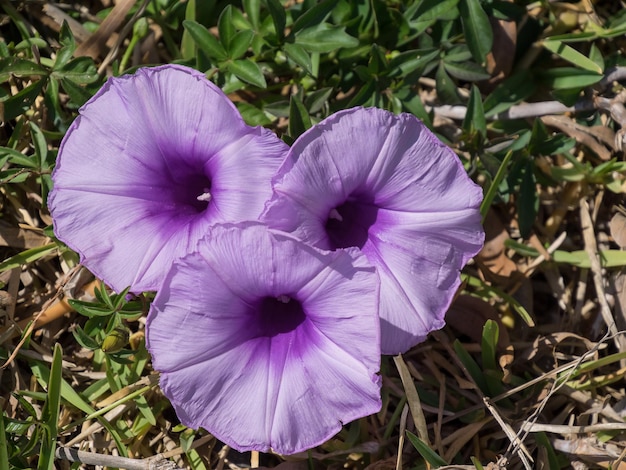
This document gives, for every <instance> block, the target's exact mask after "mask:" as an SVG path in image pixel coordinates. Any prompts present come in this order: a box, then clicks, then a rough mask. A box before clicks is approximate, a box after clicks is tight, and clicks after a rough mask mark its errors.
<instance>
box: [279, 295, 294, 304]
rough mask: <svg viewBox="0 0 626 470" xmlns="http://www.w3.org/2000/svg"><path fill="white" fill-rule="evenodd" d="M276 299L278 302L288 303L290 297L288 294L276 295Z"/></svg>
mask: <svg viewBox="0 0 626 470" xmlns="http://www.w3.org/2000/svg"><path fill="white" fill-rule="evenodd" d="M276 300H278V301H279V302H282V303H284V304H288V303H289V301H290V300H291V298H289V296H288V295H279V296H278V297H276Z"/></svg>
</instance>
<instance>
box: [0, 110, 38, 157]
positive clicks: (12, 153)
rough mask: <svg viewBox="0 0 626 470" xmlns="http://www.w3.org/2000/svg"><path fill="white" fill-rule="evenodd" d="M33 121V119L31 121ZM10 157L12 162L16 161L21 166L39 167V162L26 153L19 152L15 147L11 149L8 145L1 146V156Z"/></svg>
mask: <svg viewBox="0 0 626 470" xmlns="http://www.w3.org/2000/svg"><path fill="white" fill-rule="evenodd" d="M29 122H32V121H29ZM4 157H8V159H9V161H10V162H11V163H14V164H16V165H19V166H23V167H26V168H37V162H36V161H35V159H33V158H32V157H29V156H27V155H24V154H23V153H21V152H18V151H17V150H15V149H11V148H8V147H0V158H4Z"/></svg>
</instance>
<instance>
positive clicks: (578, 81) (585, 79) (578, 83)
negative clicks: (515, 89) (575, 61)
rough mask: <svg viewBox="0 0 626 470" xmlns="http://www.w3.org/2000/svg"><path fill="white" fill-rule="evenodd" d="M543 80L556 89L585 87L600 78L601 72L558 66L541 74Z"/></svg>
mask: <svg viewBox="0 0 626 470" xmlns="http://www.w3.org/2000/svg"><path fill="white" fill-rule="evenodd" d="M541 77H542V78H543V80H544V82H546V83H547V84H548V85H549V86H551V87H552V88H554V89H556V90H562V89H568V88H581V89H582V88H585V87H587V86H590V85H593V84H594V83H598V82H599V81H600V80H602V74H599V73H595V72H591V71H589V70H580V69H575V68H572V67H558V68H553V69H549V70H546V71H544V72H543V73H542V74H541Z"/></svg>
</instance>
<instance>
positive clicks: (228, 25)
mask: <svg viewBox="0 0 626 470" xmlns="http://www.w3.org/2000/svg"><path fill="white" fill-rule="evenodd" d="M217 30H218V31H219V33H220V42H221V43H222V44H223V45H224V47H225V48H226V50H230V42H231V41H232V39H233V38H234V37H235V32H236V31H235V25H234V24H233V7H232V5H226V8H224V10H222V13H221V14H220V17H219V19H218V20H217Z"/></svg>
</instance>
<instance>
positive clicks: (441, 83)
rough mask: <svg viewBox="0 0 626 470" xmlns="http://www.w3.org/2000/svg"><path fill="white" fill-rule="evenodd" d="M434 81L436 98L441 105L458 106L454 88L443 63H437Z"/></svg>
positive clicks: (458, 100) (457, 96) (457, 97)
mask: <svg viewBox="0 0 626 470" xmlns="http://www.w3.org/2000/svg"><path fill="white" fill-rule="evenodd" d="M435 81H436V83H435V88H436V90H437V96H438V98H439V99H440V100H441V102H442V103H445V104H458V103H460V102H461V100H460V99H459V95H458V94H457V91H456V86H455V85H454V82H453V81H452V79H451V78H450V76H449V75H448V73H447V72H446V69H445V66H444V63H443V61H441V62H440V63H439V67H438V68H437V73H436V75H435Z"/></svg>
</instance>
